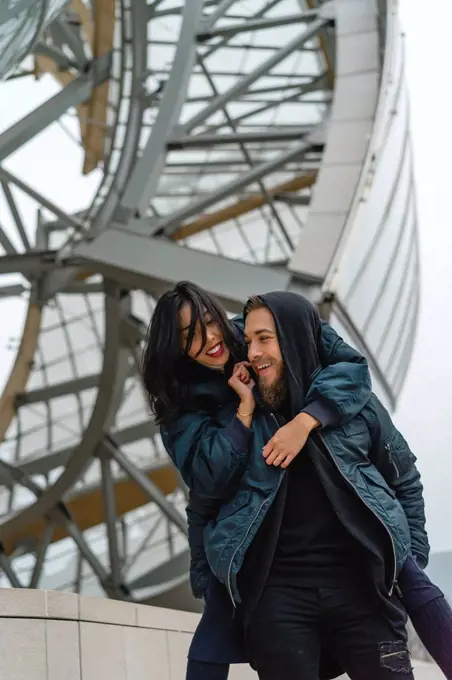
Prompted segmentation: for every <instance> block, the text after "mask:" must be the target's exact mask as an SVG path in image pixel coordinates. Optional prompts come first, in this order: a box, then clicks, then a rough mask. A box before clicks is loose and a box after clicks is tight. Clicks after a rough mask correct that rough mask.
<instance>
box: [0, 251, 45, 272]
mask: <svg viewBox="0 0 452 680" xmlns="http://www.w3.org/2000/svg"><path fill="white" fill-rule="evenodd" d="M55 257H56V253H55V252H53V251H48V252H47V253H32V252H30V253H25V254H21V255H17V254H15V255H3V256H2V257H0V275H1V274H23V275H24V276H25V277H29V276H36V275H40V274H44V273H46V272H51V271H53V270H54V269H55Z"/></svg>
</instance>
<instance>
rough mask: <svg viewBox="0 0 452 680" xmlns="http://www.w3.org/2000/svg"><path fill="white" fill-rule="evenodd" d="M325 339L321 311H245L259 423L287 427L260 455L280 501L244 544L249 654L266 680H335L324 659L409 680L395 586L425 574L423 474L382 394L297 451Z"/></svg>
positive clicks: (291, 299) (242, 580)
mask: <svg viewBox="0 0 452 680" xmlns="http://www.w3.org/2000/svg"><path fill="white" fill-rule="evenodd" d="M319 332H320V319H319V317H318V314H317V312H316V310H315V308H314V307H313V306H312V305H310V303H308V302H307V301H306V300H304V299H303V298H301V297H299V296H297V295H293V294H290V293H270V294H268V295H263V296H260V297H256V298H252V299H250V300H249V302H248V304H247V306H246V308H245V337H246V341H247V344H248V358H249V361H250V363H251V366H252V369H253V372H254V374H255V376H256V380H257V383H258V389H259V393H260V403H259V401H257V403H256V405H255V409H254V418H255V419H256V418H258V417H259V411H260V410H264V411H268V410H270V411H271V412H272V413H273V414H274V415H275V417H276V418H277V420H278V421H279V424H280V426H281V427H280V429H279V430H278V431H277V432H276V434H274V436H273V437H272V438H271V439H270V441H268V443H267V444H266V445H265V446H264V447H263V451H262V456H263V458H264V460H265V463H266V465H267V466H268V468H272V469H279V470H280V471H281V472H280V479H279V481H278V484H277V489H278V490H277V493H276V494H275V495H274V497H272V499H273V500H272V502H271V503H270V504H269V507H268V508H267V511H266V515H265V518H264V519H263V520H262V521H261V523H260V526H259V527H258V528H257V531H256V532H254V530H253V528H252V527H253V526H255V525H256V522H254V525H253V524H249V526H248V528H247V529H246V532H245V529H244V536H245V538H243V539H242V542H244V545H243V546H242V545H241V544H240V543H239V547H238V548H236V550H238V551H239V554H240V551H241V550H242V547H243V548H244V549H245V550H246V554H245V555H244V559H243V566H242V567H241V569H240V572H239V573H238V590H239V592H240V593H241V594H242V604H241V610H242V616H243V620H244V623H245V627H246V630H247V639H248V648H249V653H250V656H251V658H252V660H253V662H254V664H255V666H256V669H257V671H258V673H259V677H260V679H261V680H279V679H281V680H318V678H319V677H321V676H328V675H329V676H330V677H331V675H333V674H334V671H333V670H331V671H329V670H328V669H327V668H325V666H323V668H322V663H324V662H325V660H326V656H325V652H327V653H329V654H331V655H332V656H333V657H334V658H335V659H336V660H337V661H338V662H339V663H340V664H341V667H342V669H343V670H344V671H345V672H347V673H348V674H349V675H350V677H351V678H352V679H353V680H389V679H390V678H392V679H393V680H396V678H400V677H401V676H402V675H403V677H404V678H407V680H411V679H412V678H413V674H412V669H411V665H410V658H409V653H408V650H407V635H406V630H405V624H406V614H405V611H404V609H403V607H402V605H401V603H400V600H399V597H398V595H397V590H398V589H397V583H396V579H397V575H398V573H399V572H400V570H401V568H402V566H403V564H404V562H405V560H406V558H407V556H408V554H409V553H410V552H412V553H413V555H414V556H415V557H416V558H417V559H418V561H419V563H420V564H421V565H422V566H424V565H425V563H426V560H427V556H428V542H427V537H426V533H425V515H424V503H423V498H422V486H421V483H420V478H419V473H418V471H417V470H416V467H415V464H414V461H415V458H414V456H413V454H412V453H411V451H410V450H409V448H408V445H407V443H406V442H405V440H404V439H403V437H402V435H401V434H400V433H399V432H398V431H397V430H396V429H395V427H394V426H393V424H392V422H391V419H390V417H389V415H388V413H387V411H386V410H385V409H384V408H383V406H382V405H381V404H380V402H379V401H378V400H377V398H376V397H375V396H372V397H371V399H370V400H369V402H368V404H367V405H366V406H365V407H364V409H363V410H362V411H361V412H360V414H359V415H358V416H357V417H355V418H354V419H353V420H351V421H350V422H349V423H347V424H345V425H343V426H341V427H331V428H326V429H324V430H323V432H322V433H320V432H319V433H317V432H315V431H314V432H313V433H312V434H311V436H310V437H309V439H308V441H307V443H306V445H305V446H304V448H303V449H302V451H301V452H299V445H298V443H297V440H296V437H294V436H292V435H291V426H290V421H292V419H293V417H294V414H296V413H299V412H300V410H301V409H302V408H303V403H304V398H305V395H306V392H307V390H308V388H309V385H310V383H311V382H312V376H313V375H315V374H316V373H317V372H318V370H319V366H320V360H319V357H318V354H317V337H318V334H319ZM285 423H288V424H285ZM247 485H248V487H249V488H252V489H254V486H253V485H255V481H254V480H253V479H252V478H248V479H247ZM265 502H266V501H264V503H265ZM233 503H234V501H233V502H232V506H233ZM225 514H226V513H225ZM213 535H215V531H213ZM207 536H208V535H207ZM249 536H250V537H251V538H250V539H249V538H248V537H249ZM238 540H239V539H237V541H238ZM249 540H250V541H251V542H249ZM212 542H214V541H213V540H212ZM248 543H249V544H248ZM207 554H208V556H209V554H214V552H212V551H210V550H209V547H208V546H207ZM233 568H234V558H233V560H232V561H231V562H230V567H229V571H230V572H231V571H232V570H233ZM221 571H222V570H221V563H220V565H219V566H217V575H218V577H219V578H220V580H221ZM229 583H230V584H231V583H232V579H231V578H230V575H229ZM322 653H323V654H322Z"/></svg>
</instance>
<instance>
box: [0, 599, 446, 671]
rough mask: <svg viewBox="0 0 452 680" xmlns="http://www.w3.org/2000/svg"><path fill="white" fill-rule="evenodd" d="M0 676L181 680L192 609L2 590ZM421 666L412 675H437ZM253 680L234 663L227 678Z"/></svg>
mask: <svg viewBox="0 0 452 680" xmlns="http://www.w3.org/2000/svg"><path fill="white" fill-rule="evenodd" d="M0 603H1V604H0V659H1V663H0V680H81V678H83V680H99V678H108V680H184V677H185V665H186V655H187V650H188V646H189V644H190V639H191V635H192V633H193V631H194V629H195V627H196V624H197V622H198V618H199V617H198V615H197V614H190V613H187V612H176V611H173V610H170V609H160V608H158V607H148V606H144V605H135V604H128V603H126V602H116V601H113V600H106V599H102V598H89V597H78V596H77V595H72V594H69V593H58V592H55V591H45V590H15V589H1V592H0ZM440 677H441V675H440V674H437V672H436V671H435V669H433V667H429V666H425V667H424V668H423V669H419V672H418V673H417V674H416V678H417V680H439V678H440ZM252 679H254V680H256V675H255V674H254V673H253V672H252V671H251V670H250V669H249V668H248V667H239V666H236V667H234V668H233V669H232V671H231V673H230V680H252Z"/></svg>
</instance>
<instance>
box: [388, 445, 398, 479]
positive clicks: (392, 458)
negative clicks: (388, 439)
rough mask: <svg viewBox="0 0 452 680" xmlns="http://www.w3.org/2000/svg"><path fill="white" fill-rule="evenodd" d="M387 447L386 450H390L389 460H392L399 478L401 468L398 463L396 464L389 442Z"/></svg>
mask: <svg viewBox="0 0 452 680" xmlns="http://www.w3.org/2000/svg"><path fill="white" fill-rule="evenodd" d="M385 449H386V451H387V452H388V458H389V460H390V462H391V465H392V467H393V468H394V470H395V473H396V479H399V477H400V472H399V468H398V467H397V464H396V462H395V460H394V457H393V455H392V451H391V446H390V445H389V444H385Z"/></svg>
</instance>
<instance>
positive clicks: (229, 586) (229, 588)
mask: <svg viewBox="0 0 452 680" xmlns="http://www.w3.org/2000/svg"><path fill="white" fill-rule="evenodd" d="M267 502H268V498H266V499H265V501H262V503H261V504H260V506H259V510H258V511H257V513H256V515H255V516H254V518H253V521H252V522H251V524H250V525H249V527H248V529H247V532H246V534H245V536H244V537H243V539H242V540H241V541H240V543H239V545H238V546H237V548H236V549H235V550H234V554H233V555H232V558H231V561H230V563H229V568H228V584H227V585H228V591H229V596H230V598H231V600H232V604H233V605H234V607H235V608H236V607H237V605H236V603H235V601H234V596H233V594H232V585H231V573H232V564H233V562H234V560H235V556H236V555H237V553H238V551H239V550H240V548H241V547H242V545H243V544H244V543H245V541H246V539H247V537H248V534H249V533H250V531H251V529H252V526H253V524H254V522H255V521H256V519H257V518H258V517H259V514H260V511H261V510H262V508H263V507H264V505H265V504H266V503H267Z"/></svg>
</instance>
